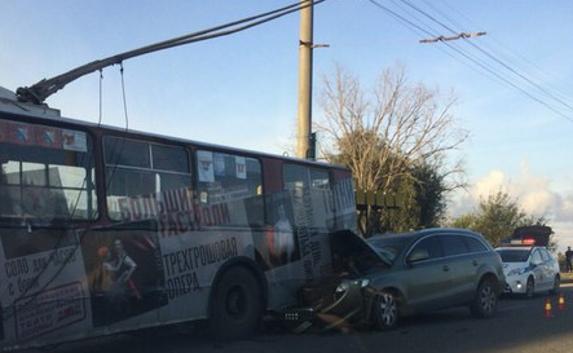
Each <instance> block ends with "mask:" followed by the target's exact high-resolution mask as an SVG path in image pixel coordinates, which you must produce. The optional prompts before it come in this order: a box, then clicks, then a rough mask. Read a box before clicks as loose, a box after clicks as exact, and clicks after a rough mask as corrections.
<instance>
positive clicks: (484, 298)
mask: <svg viewBox="0 0 573 353" xmlns="http://www.w3.org/2000/svg"><path fill="white" fill-rule="evenodd" d="M496 286H497V284H496V282H495V280H494V279H491V278H485V279H483V280H482V281H481V283H480V284H479V286H478V288H477V290H476V294H475V298H474V301H473V302H472V304H471V306H470V309H471V312H472V315H474V316H475V317H479V318H488V317H492V316H493V315H494V314H495V312H496V310H497V290H496Z"/></svg>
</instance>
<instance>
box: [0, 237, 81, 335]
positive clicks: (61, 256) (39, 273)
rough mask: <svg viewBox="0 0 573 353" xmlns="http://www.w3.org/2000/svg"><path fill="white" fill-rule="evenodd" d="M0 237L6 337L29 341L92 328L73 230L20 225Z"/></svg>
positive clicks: (0, 281)
mask: <svg viewBox="0 0 573 353" xmlns="http://www.w3.org/2000/svg"><path fill="white" fill-rule="evenodd" d="M1 239H2V241H1V242H0V244H1V251H0V261H1V262H2V267H3V268H4V269H5V271H3V272H2V273H1V274H0V291H2V293H3V297H2V300H3V302H2V316H3V320H2V321H3V327H2V332H3V335H4V336H7V337H11V338H13V339H17V340H29V339H32V338H36V337H40V336H45V335H47V334H57V332H60V331H62V330H66V331H67V332H73V331H76V330H78V331H81V330H85V329H87V328H89V327H91V322H90V321H89V315H90V312H89V310H88V308H87V307H86V305H85V301H84V298H86V296H87V288H86V287H85V285H84V283H83V281H82V280H83V278H84V272H83V270H82V267H83V263H82V258H81V253H80V252H79V245H78V233H77V232H73V231H63V230H62V231H52V232H47V231H46V230H41V229H38V230H30V231H28V230H26V229H22V230H15V234H12V236H10V237H7V236H3V237H1Z"/></svg>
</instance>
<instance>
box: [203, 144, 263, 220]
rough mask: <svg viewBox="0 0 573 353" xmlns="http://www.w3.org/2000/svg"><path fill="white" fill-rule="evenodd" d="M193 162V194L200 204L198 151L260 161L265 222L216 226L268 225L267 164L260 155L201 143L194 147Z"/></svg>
mask: <svg viewBox="0 0 573 353" xmlns="http://www.w3.org/2000/svg"><path fill="white" fill-rule="evenodd" d="M192 150H193V162H192V169H193V172H194V173H193V182H194V184H193V195H194V196H195V200H194V201H195V202H196V204H197V205H200V204H201V202H200V200H199V198H200V195H199V173H198V172H197V152H200V151H205V152H211V153H222V154H227V155H232V156H235V157H244V158H250V159H254V160H256V161H257V162H258V163H259V167H260V169H261V195H260V196H261V197H262V199H263V222H262V224H260V225H257V226H254V225H250V224H249V225H237V224H221V225H217V226H216V227H224V228H237V227H248V228H251V229H258V228H265V227H268V226H269V225H270V224H269V221H268V219H267V194H266V188H265V164H264V161H263V159H262V158H261V157H260V156H256V155H253V154H250V153H244V152H242V151H234V150H229V149H224V148H217V147H211V146H201V145H194V146H193V148H192Z"/></svg>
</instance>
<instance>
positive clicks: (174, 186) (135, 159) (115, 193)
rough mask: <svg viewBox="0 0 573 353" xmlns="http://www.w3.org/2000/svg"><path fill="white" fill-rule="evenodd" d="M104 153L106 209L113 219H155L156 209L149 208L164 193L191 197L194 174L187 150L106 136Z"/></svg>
mask: <svg viewBox="0 0 573 353" xmlns="http://www.w3.org/2000/svg"><path fill="white" fill-rule="evenodd" d="M104 153H105V162H106V186H107V207H108V213H109V217H110V218H111V219H113V220H123V221H136V220H145V219H155V218H156V217H157V214H155V213H154V212H156V211H157V209H156V207H153V206H150V207H147V206H149V205H150V202H156V200H158V198H161V197H162V195H163V193H165V192H169V191H176V192H180V193H183V194H185V195H190V193H188V191H189V190H190V187H191V172H190V168H189V160H188V155H187V151H186V150H185V148H184V147H178V146H165V145H157V144H151V143H147V142H142V141H134V140H129V139H124V138H118V137H111V136H106V137H105V138H104ZM145 205H147V206H145ZM142 206H144V207H142ZM154 210H155V211H154Z"/></svg>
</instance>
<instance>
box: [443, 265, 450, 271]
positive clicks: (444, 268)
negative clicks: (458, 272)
mask: <svg viewBox="0 0 573 353" xmlns="http://www.w3.org/2000/svg"><path fill="white" fill-rule="evenodd" d="M442 270H444V272H448V271H449V270H450V266H448V265H444V267H442Z"/></svg>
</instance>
